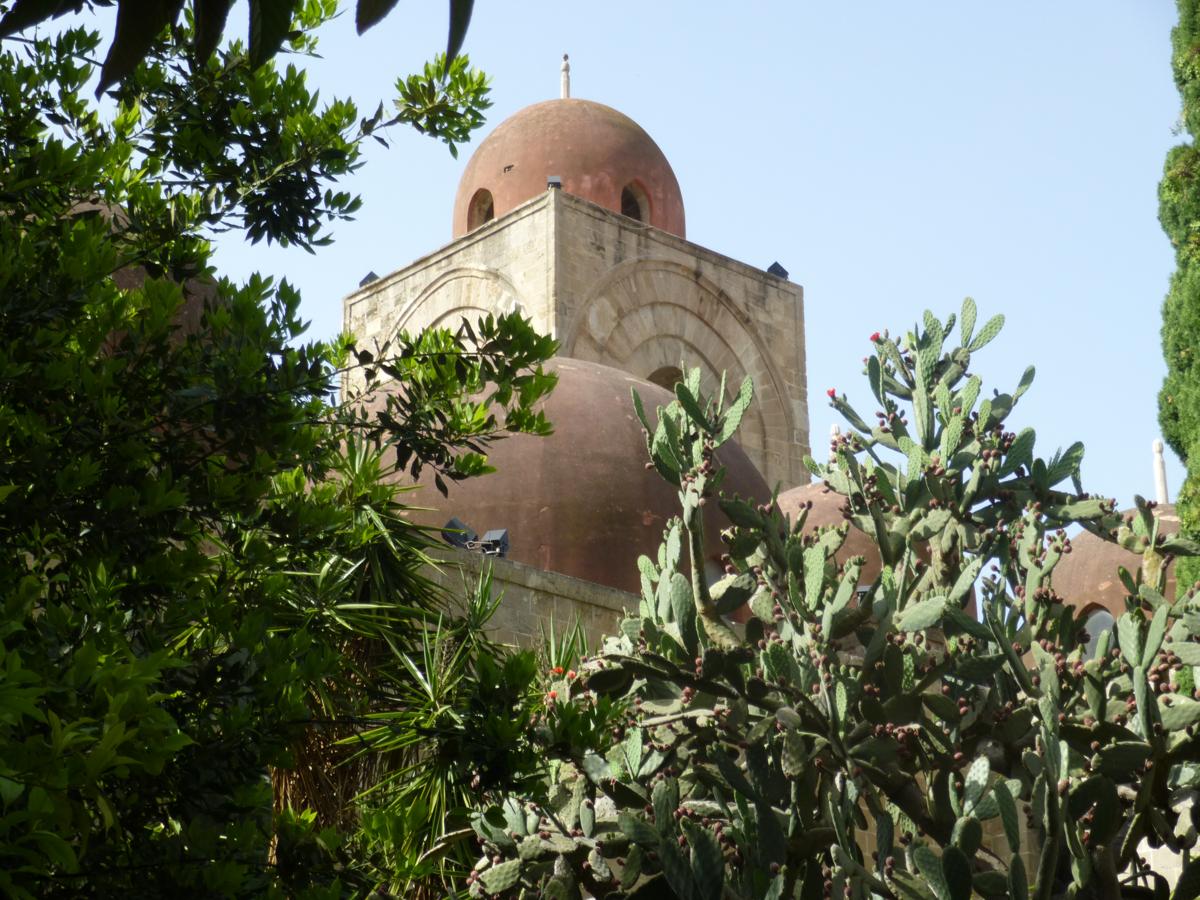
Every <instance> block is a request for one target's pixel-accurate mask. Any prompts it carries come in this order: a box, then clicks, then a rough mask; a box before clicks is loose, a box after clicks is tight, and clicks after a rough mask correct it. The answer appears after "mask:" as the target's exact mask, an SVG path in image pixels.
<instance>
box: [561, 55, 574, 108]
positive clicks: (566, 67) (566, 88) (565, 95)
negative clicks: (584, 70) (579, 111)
mask: <svg viewBox="0 0 1200 900" xmlns="http://www.w3.org/2000/svg"><path fill="white" fill-rule="evenodd" d="M559 94H560V96H561V97H562V99H563V100H569V99H570V98H571V63H570V58H569V57H568V56H567V54H565V53H564V54H563V64H562V81H561V89H560V91H559Z"/></svg>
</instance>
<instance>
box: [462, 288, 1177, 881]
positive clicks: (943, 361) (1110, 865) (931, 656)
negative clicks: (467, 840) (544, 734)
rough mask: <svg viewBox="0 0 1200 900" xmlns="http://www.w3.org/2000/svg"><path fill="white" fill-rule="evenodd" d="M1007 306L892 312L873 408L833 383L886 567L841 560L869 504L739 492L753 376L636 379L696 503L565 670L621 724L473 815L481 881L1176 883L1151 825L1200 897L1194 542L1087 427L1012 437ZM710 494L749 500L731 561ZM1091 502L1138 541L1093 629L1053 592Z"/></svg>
mask: <svg viewBox="0 0 1200 900" xmlns="http://www.w3.org/2000/svg"><path fill="white" fill-rule="evenodd" d="M1002 324H1003V318H1002V317H1001V316H996V317H995V318H993V319H991V320H989V321H988V322H986V323H985V324H984V325H983V326H982V327H981V328H979V329H978V330H976V309H975V304H974V303H973V302H972V301H970V300H967V301H966V302H965V303H964V304H963V306H962V310H961V313H960V315H958V316H954V315H951V316H950V317H949V319H948V320H947V321H945V322H943V321H940V320H939V319H937V318H936V317H935V316H933V315H932V314H930V313H926V314H925V316H924V321H923V327H917V328H914V329H913V330H912V331H911V332H908V333H907V334H905V335H904V336H903V337H901V338H900V339H893V338H891V337H890V336H889V335H887V334H886V333H883V334H874V335H872V336H871V343H872V347H873V352H872V354H871V355H870V356H869V357H868V358H867V361H866V375H867V379H868V382H869V385H870V389H871V393H872V395H873V396H874V398H875V401H876V403H877V404H878V407H879V408H878V411H877V413H876V421H875V423H874V424H868V422H869V419H868V417H864V416H862V415H860V414H859V413H858V412H857V411H856V410H855V409H854V407H853V406H852V405H851V403H850V401H849V400H848V399H847V398H846V397H845V396H844V395H842V394H840V393H838V392H837V391H830V392H829V395H830V400H831V404H832V405H833V407H834V408H835V409H837V410H838V411H839V412H840V413H841V414H842V415H843V416H844V417H845V419H846V422H847V424H848V426H849V430H848V432H847V433H846V434H844V435H841V436H839V437H838V438H836V440H835V441H834V442H833V444H832V446H831V459H830V462H829V463H828V464H818V463H816V462H815V461H812V460H809V466H810V468H811V469H812V471H813V473H814V475H815V476H816V477H817V478H818V479H820V480H822V481H824V482H825V483H826V484H827V485H828V486H829V488H831V489H832V490H836V491H837V492H839V493H840V494H842V495H843V496H844V497H845V507H844V514H845V516H846V518H847V519H848V520H849V522H852V523H853V524H854V525H855V526H856V527H858V528H860V529H862V530H863V531H864V532H866V533H867V534H868V535H869V536H870V537H871V538H872V540H873V542H874V543H875V546H876V550H877V552H878V554H879V557H880V559H881V561H882V563H883V566H882V571H881V573H880V575H879V576H878V577H877V578H876V579H875V580H874V581H873V582H871V583H866V584H864V583H862V582H861V577H862V571H863V562H864V560H863V559H862V558H861V557H857V558H850V559H848V560H846V561H845V562H843V563H838V562H837V561H836V560H835V556H834V554H835V552H836V551H837V550H838V549H839V548H840V547H841V545H842V543H843V541H844V538H845V535H846V529H847V527H848V526H842V527H839V528H829V529H817V530H816V531H813V532H809V531H807V530H806V529H805V527H804V518H805V514H804V512H801V514H800V515H799V516H798V520H797V521H788V520H787V518H786V517H785V516H784V515H783V514H782V513H781V512H780V511H779V509H778V507H777V506H776V505H774V504H767V505H757V506H756V505H754V504H752V503H748V502H745V501H743V500H741V499H738V498H736V497H722V496H720V485H721V480H722V472H721V470H720V468H719V466H718V465H717V463H716V461H715V457H714V453H715V451H716V449H717V447H719V446H720V445H721V444H722V443H724V442H725V441H727V440H729V439H730V438H731V437H732V436H733V434H734V432H735V431H736V428H737V426H738V423H739V421H740V419H741V416H742V415H743V413H744V412H745V409H746V408H747V406H748V405H749V403H750V400H751V392H752V389H751V386H750V384H749V383H748V382H747V383H746V384H744V385H742V387H741V389H740V390H739V391H738V393H737V394H736V396H735V397H734V399H732V401H731V402H726V397H725V390H724V386H723V385H722V386H721V388H720V389H719V390H718V391H717V393H716V394H715V395H714V396H712V397H708V396H705V395H704V393H703V392H702V390H701V385H700V378H699V375H698V373H692V374H691V375H690V376H689V377H688V378H687V379H686V381H685V382H683V383H681V384H679V385H678V386H677V387H676V389H675V394H676V399H675V401H674V402H672V403H671V404H669V405H668V406H666V407H664V408H660V409H659V410H658V411H657V418H656V420H655V419H652V418H651V417H650V416H648V415H647V414H646V413H645V412H644V411H643V410H642V408H641V404H640V402H639V401H638V400H637V398H636V396H635V398H634V399H635V406H636V407H637V410H638V414H639V416H641V418H642V421H643V423H644V425H645V428H646V435H647V449H648V452H649V455H650V459H651V461H652V463H653V464H654V466H655V467H656V468H657V469H658V471H659V472H660V473H661V474H662V475H663V477H664V478H666V479H667V480H668V481H669V482H671V483H672V484H674V485H676V486H677V487H678V489H679V499H680V506H681V516H680V518H679V519H677V520H675V521H673V522H672V523H670V525H669V526H668V528H667V530H666V534H665V539H664V542H663V545H662V547H661V548H660V550H659V553H658V555H657V558H656V559H650V558H647V557H643V558H642V559H641V560H640V563H639V565H640V569H641V576H642V597H641V603H640V608H639V609H638V611H637V614H636V615H634V616H632V617H630V618H628V619H627V620H625V621H624V622H623V623H622V625H621V628H620V633H619V634H617V635H616V636H614V637H612V638H610V639H608V640H607V641H606V642H605V645H604V647H603V649H602V652H601V653H600V655H599V656H598V657H597V658H596V659H595V660H592V661H591V662H589V663H588V664H587V666H586V674H585V677H584V678H583V679H575V680H573V681H571V682H570V683H560V684H559V685H557V686H556V690H557V691H558V697H559V705H560V706H563V705H564V701H566V700H569V703H570V704H571V705H578V706H582V707H585V708H586V707H588V706H590V705H592V704H595V703H597V702H599V699H600V698H610V699H612V700H615V701H617V702H619V703H620V704H623V706H624V709H625V716H624V720H623V721H622V722H621V723H620V727H619V728H618V729H617V730H616V732H615V733H614V739H613V740H611V741H610V742H609V744H608V746H607V747H605V748H603V749H602V751H601V752H593V753H582V754H576V755H575V756H574V758H573V762H572V764H570V765H563V766H561V767H560V768H559V771H558V778H557V780H556V781H555V782H554V784H553V785H552V789H551V790H550V792H549V793H548V795H547V796H545V797H544V798H540V797H536V796H532V797H531V796H525V797H520V796H514V797H510V798H509V799H507V800H506V801H505V802H504V803H502V804H497V805H495V806H494V807H492V808H490V809H488V810H486V811H482V812H480V813H479V814H478V815H477V816H476V817H475V820H474V828H475V831H476V834H477V837H478V840H479V842H480V844H481V846H482V848H483V850H482V854H481V856H480V858H479V859H478V861H477V863H476V866H475V868H474V870H473V872H472V873H471V875H470V876H469V879H468V881H469V889H470V891H471V893H472V894H473V895H474V896H506V897H508V896H525V897H534V896H538V897H541V896H544V897H558V898H575V897H581V896H584V895H585V892H586V894H590V895H592V896H596V897H602V896H603V897H677V898H681V900H692V898H695V900H720V898H730V900H732V898H767V900H778V898H805V900H807V898H823V897H830V898H843V897H852V898H868V897H872V898H899V897H905V898H914V900H968V898H970V897H975V896H978V897H985V898H993V897H994V898H999V897H1016V898H1025V897H1028V896H1036V897H1038V898H1043V900H1044V898H1050V897H1060V896H1062V897H1066V896H1071V897H1103V898H1116V897H1121V896H1133V895H1136V894H1137V893H1138V892H1139V891H1142V892H1145V893H1147V895H1150V894H1152V893H1153V894H1156V895H1159V896H1166V883H1165V881H1164V879H1163V877H1162V874H1161V873H1156V872H1153V871H1150V870H1149V869H1148V867H1147V866H1146V864H1145V863H1144V861H1142V860H1141V858H1140V855H1139V852H1138V847H1139V845H1140V843H1141V842H1142V841H1143V840H1148V841H1150V842H1151V843H1152V844H1164V843H1165V844H1167V845H1168V846H1170V847H1172V848H1174V849H1176V850H1178V851H1179V853H1180V854H1181V856H1182V859H1183V861H1184V862H1185V863H1186V865H1185V867H1184V870H1183V875H1182V878H1181V879H1180V881H1179V885H1178V887H1177V888H1176V889H1175V893H1174V897H1175V898H1177V900H1190V898H1193V897H1196V896H1197V895H1200V865H1198V864H1194V863H1191V862H1190V861H1188V853H1189V851H1190V849H1191V847H1192V846H1193V845H1194V843H1195V839H1196V833H1195V828H1194V825H1193V821H1192V817H1191V813H1190V811H1189V809H1190V806H1191V804H1190V802H1189V801H1190V800H1193V799H1195V798H1196V796H1198V795H1197V794H1196V790H1197V786H1198V785H1200V769H1198V768H1197V762H1198V761H1200V742H1198V741H1197V740H1196V738H1195V736H1194V731H1195V726H1196V723H1198V722H1200V702H1198V701H1197V700H1196V699H1194V698H1193V696H1192V693H1193V690H1194V680H1193V678H1192V667H1193V666H1196V665H1200V643H1198V642H1197V639H1196V637H1195V635H1196V634H1197V633H1198V632H1200V602H1198V601H1196V600H1195V598H1194V597H1193V596H1192V595H1191V594H1190V593H1189V594H1188V595H1187V596H1183V597H1181V598H1180V599H1179V600H1177V601H1176V602H1175V603H1174V605H1172V604H1169V603H1168V602H1167V601H1166V600H1165V599H1164V598H1163V595H1162V590H1163V587H1164V578H1165V574H1164V573H1165V566H1164V565H1163V562H1165V561H1167V560H1169V559H1170V558H1172V557H1175V556H1179V555H1192V554H1195V553H1196V552H1197V550H1200V548H1198V547H1197V546H1196V545H1194V544H1191V543H1189V542H1187V541H1184V540H1180V539H1177V538H1169V537H1166V536H1164V535H1161V534H1159V533H1158V530H1157V524H1156V520H1155V518H1154V516H1153V512H1152V510H1151V509H1150V508H1149V505H1148V504H1146V503H1144V502H1143V501H1141V500H1139V501H1138V513H1137V515H1135V516H1133V517H1132V518H1131V519H1130V520H1129V521H1125V520H1122V519H1121V518H1120V517H1119V516H1118V515H1116V513H1115V506H1114V503H1113V502H1112V501H1111V500H1106V499H1101V498H1097V497H1092V496H1090V495H1088V494H1086V493H1084V492H1083V491H1082V489H1081V485H1080V483H1079V465H1080V461H1081V459H1082V456H1083V447H1082V446H1081V445H1079V444H1075V445H1073V446H1071V447H1069V448H1068V449H1067V450H1065V451H1062V452H1059V453H1056V454H1054V455H1053V456H1052V457H1051V458H1050V459H1048V460H1047V459H1043V458H1041V457H1038V456H1037V455H1036V453H1035V442H1034V432H1033V430H1032V429H1029V428H1026V429H1023V430H1021V431H1019V432H1016V433H1014V432H1012V431H1008V430H1006V420H1007V419H1008V417H1009V415H1010V413H1011V411H1012V409H1013V407H1014V406H1015V404H1016V403H1017V401H1018V400H1019V399H1020V397H1021V396H1022V394H1023V393H1024V392H1025V391H1026V390H1027V389H1028V388H1029V387H1030V385H1031V384H1032V382H1033V376H1034V371H1033V369H1032V368H1030V369H1028V370H1027V371H1026V372H1025V374H1024V376H1023V377H1022V378H1021V380H1020V383H1019V385H1018V386H1017V388H1016V390H1015V391H1013V392H1012V393H993V394H992V395H991V396H990V397H989V396H985V395H984V393H983V385H982V382H981V380H980V379H979V378H978V377H977V376H976V375H974V374H972V373H971V368H972V364H973V359H974V354H975V353H977V352H978V351H979V350H981V349H982V348H983V347H984V346H985V345H987V344H988V343H989V342H990V341H991V340H992V339H993V338H995V337H996V335H997V334H998V333H999V331H1000V329H1001V326H1002ZM955 325H958V339H957V340H955V341H952V340H950V338H951V335H952V334H953V332H954V329H955ZM710 501H716V502H719V504H720V506H721V508H722V510H724V512H725V513H726V514H727V516H728V517H729V518H730V519H731V520H732V522H733V523H734V527H733V528H731V529H729V530H728V531H727V532H726V533H725V534H724V538H725V540H726V542H727V544H728V556H727V558H726V563H727V565H726V571H727V574H726V575H725V577H723V578H722V579H720V580H719V581H717V582H716V583H714V584H709V583H708V582H707V581H706V580H705V578H704V573H703V551H702V548H703V546H704V544H703V529H704V527H705V521H704V519H705V516H704V513H705V511H706V508H707V506H708V504H709V503H710ZM1074 524H1081V525H1083V526H1084V527H1085V528H1088V529H1090V530H1092V531H1094V532H1096V533H1098V534H1100V535H1102V536H1104V537H1106V538H1108V539H1111V540H1116V541H1118V542H1120V543H1121V544H1122V545H1123V546H1126V547H1128V548H1130V549H1133V550H1135V551H1137V552H1139V553H1142V554H1144V556H1145V559H1146V565H1145V566H1143V570H1142V571H1140V572H1135V573H1123V575H1122V577H1123V579H1124V583H1125V585H1126V587H1127V589H1128V591H1129V597H1128V600H1127V612H1126V613H1125V614H1124V615H1123V616H1121V617H1120V618H1119V619H1118V621H1117V624H1116V626H1115V629H1114V630H1113V632H1112V633H1106V634H1104V635H1100V636H1099V640H1098V646H1097V647H1096V649H1095V651H1094V652H1088V635H1087V634H1086V630H1085V628H1084V616H1083V613H1082V611H1080V610H1078V609H1075V608H1073V607H1071V606H1069V605H1068V604H1066V603H1065V602H1064V601H1063V599H1062V598H1061V597H1060V596H1059V595H1058V594H1057V593H1056V592H1055V590H1054V586H1053V571H1054V567H1055V565H1056V564H1057V563H1058V561H1059V560H1060V559H1061V557H1062V555H1063V554H1064V553H1068V552H1070V539H1069V537H1068V536H1067V531H1066V529H1067V528H1069V527H1070V526H1072V525H1074ZM1114 574H1115V573H1114ZM972 597H974V600H975V603H976V604H977V605H978V606H979V608H980V611H981V617H980V618H977V617H976V616H974V615H972V614H971V613H970V612H969V610H970V609H971V608H972V604H971V599H972ZM743 607H748V610H749V617H748V621H746V622H745V623H744V624H735V623H734V622H733V621H732V619H731V618H730V615H731V614H732V613H734V612H735V611H736V610H739V609H741V608H743Z"/></svg>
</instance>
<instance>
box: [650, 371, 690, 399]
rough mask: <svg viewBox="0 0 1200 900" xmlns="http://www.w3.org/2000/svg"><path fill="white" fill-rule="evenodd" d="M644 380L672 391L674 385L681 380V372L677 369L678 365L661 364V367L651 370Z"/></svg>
mask: <svg viewBox="0 0 1200 900" xmlns="http://www.w3.org/2000/svg"><path fill="white" fill-rule="evenodd" d="M646 380H647V381H649V382H652V383H653V384H657V385H658V386H659V387H660V388H666V389H667V390H668V391H671V392H672V393H674V391H675V385H677V384H679V382H681V381H683V372H681V371H680V370H679V367H678V366H663V367H662V368H661V369H655V370H654V371H653V372H651V373H650V375H649V376H648V377H647V378H646Z"/></svg>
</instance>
